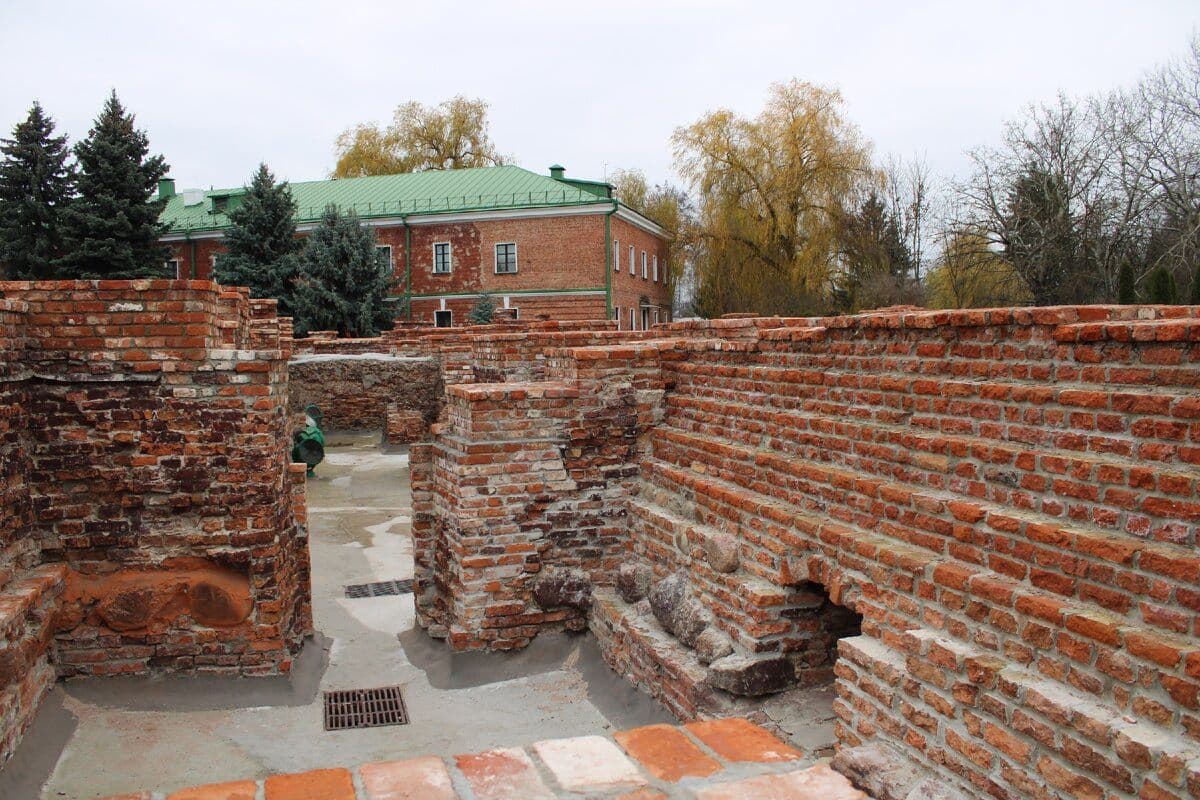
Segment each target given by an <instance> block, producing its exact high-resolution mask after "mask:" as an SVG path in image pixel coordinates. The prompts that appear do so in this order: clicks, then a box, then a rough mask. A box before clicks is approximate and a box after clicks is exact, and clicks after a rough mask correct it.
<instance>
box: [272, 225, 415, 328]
mask: <svg viewBox="0 0 1200 800" xmlns="http://www.w3.org/2000/svg"><path fill="white" fill-rule="evenodd" d="M299 272H300V274H299V277H298V278H297V280H296V288H295V294H294V301H293V302H294V308H293V315H294V317H295V326H296V329H297V332H298V333H300V334H301V335H303V334H305V333H307V332H308V331H312V330H336V331H337V332H338V334H339V335H341V336H376V335H378V334H379V331H380V330H382V329H384V328H388V327H391V324H392V320H393V316H392V311H391V310H390V309H389V307H388V302H387V298H388V294H389V292H390V291H391V289H392V274H391V272H390V271H389V270H388V268H387V265H385V264H384V263H383V260H382V259H381V258H380V257H379V254H378V253H377V252H376V250H375V234H374V232H373V231H372V230H371V229H370V228H367V227H364V226H363V225H362V224H361V223H360V222H359V220H358V216H357V215H356V214H355V213H354V212H353V211H351V212H350V213H349V214H346V215H342V214H341V213H340V212H339V211H338V208H337V206H336V205H334V204H332V203H331V204H329V205H328V206H326V207H325V213H324V214H323V215H322V217H321V222H320V224H319V225H318V226H317V228H316V229H315V230H314V231H313V232H312V233H311V234H310V235H309V237H308V240H307V241H306V242H305V244H304V250H303V251H302V252H301V254H300V265H299Z"/></svg>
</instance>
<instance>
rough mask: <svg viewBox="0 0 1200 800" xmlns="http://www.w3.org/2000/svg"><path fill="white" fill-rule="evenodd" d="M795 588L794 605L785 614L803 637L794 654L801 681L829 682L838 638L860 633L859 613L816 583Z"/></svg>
mask: <svg viewBox="0 0 1200 800" xmlns="http://www.w3.org/2000/svg"><path fill="white" fill-rule="evenodd" d="M796 591H797V597H798V599H797V603H796V607H795V608H794V609H792V610H791V611H790V612H786V613H788V615H789V616H792V617H794V618H795V619H796V623H797V625H796V627H797V630H798V631H799V632H800V633H801V635H802V639H803V644H802V645H801V646H800V649H799V652H798V653H796V657H795V660H796V666H797V671H798V672H799V674H800V682H801V683H802V684H804V685H809V686H811V685H815V684H818V683H825V682H831V681H833V665H834V663H835V662H836V661H837V657H838V651H837V643H838V640H839V639H844V638H846V637H848V636H858V635H859V634H860V633H862V615H860V614H857V613H855V612H854V611H852V610H850V609H849V608H846V607H845V606H841V605H838V604H837V603H835V602H833V601H832V600H830V599H829V593H828V592H827V591H825V587H824V586H822V585H821V584H819V583H812V582H807V583H804V584H802V585H800V586H799V587H797V589H796Z"/></svg>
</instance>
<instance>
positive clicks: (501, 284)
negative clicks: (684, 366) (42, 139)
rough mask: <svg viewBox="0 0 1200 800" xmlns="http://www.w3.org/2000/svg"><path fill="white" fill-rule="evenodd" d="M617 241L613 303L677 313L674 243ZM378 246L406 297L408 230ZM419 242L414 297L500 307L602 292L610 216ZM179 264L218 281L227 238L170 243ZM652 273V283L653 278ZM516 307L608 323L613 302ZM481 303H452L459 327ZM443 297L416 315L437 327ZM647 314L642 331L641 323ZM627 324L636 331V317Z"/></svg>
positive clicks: (438, 233) (464, 225) (492, 226)
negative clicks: (446, 264) (490, 300)
mask: <svg viewBox="0 0 1200 800" xmlns="http://www.w3.org/2000/svg"><path fill="white" fill-rule="evenodd" d="M611 225H612V235H613V237H614V238H615V239H619V240H620V241H621V242H622V244H621V250H622V252H621V256H620V257H621V262H622V271H621V274H620V275H614V276H613V290H614V293H613V298H614V299H613V303H614V305H620V306H622V307H624V308H628V307H630V306H636V305H638V304H639V303H640V299H641V297H642V296H647V297H648V298H649V300H650V302H651V303H652V304H654V305H655V306H657V307H659V308H660V317H661V319H663V320H664V321H665V320H666V317H667V312H668V310H669V309H670V306H671V303H670V298H669V296H668V294H667V289H666V275H665V264H666V261H667V243H666V242H664V241H662V240H660V239H658V238H657V237H655V236H653V235H651V234H649V233H647V232H646V231H643V230H641V229H640V228H637V227H635V226H633V225H630V224H629V223H627V222H625V221H623V220H620V219H617V218H615V217H614V218H613V219H612V222H611ZM375 235H376V241H377V243H378V244H380V245H390V246H391V248H392V265H393V269H394V270H395V274H396V280H397V285H398V287H400V288H399V289H398V291H402V290H403V288H402V287H403V281H404V278H405V258H404V250H405V229H404V227H403V226H402V225H392V226H383V227H378V228H376V229H375ZM411 239H412V264H411V269H412V280H413V288H412V291H413V293H414V294H417V295H421V294H438V295H440V294H459V293H476V292H480V291H487V292H492V293H495V294H496V296H497V303H498V305H502V299H501V298H502V297H503V296H504V294H505V293H506V292H521V291H528V290H563V289H589V288H590V289H596V288H601V287H604V286H605V278H606V276H605V267H604V265H605V244H604V215H603V214H584V215H561V216H554V217H517V218H513V219H505V220H480V221H476V222H457V223H447V224H436V225H414V226H412V228H411ZM435 242H450V243H451V261H452V270H451V272H450V274H448V275H442V274H434V273H433V244H434V243H435ZM503 242H515V243H516V244H517V266H518V271H517V273H516V274H509V275H497V274H496V272H495V246H496V244H498V243H503ZM630 244H635V245H636V247H637V253H638V256H637V257H638V272H637V275H636V276H631V275H629V268H628V263H627V249H628V247H629V245H630ZM169 245H170V247H171V250H172V253H173V256H172V257H174V258H178V259H180V261H181V264H182V275H183V277H185V278H187V277H193V278H196V279H201V280H208V279H210V278H211V275H212V270H211V265H212V257H213V256H214V255H216V254H219V253H221V252H224V249H225V247H224V244H223V243H222V240H220V239H197V240H196V241H195V242H194V243H188V242H171V243H169ZM643 250H644V251H646V252H647V255H648V257H650V258H652V257H653V256H654V255H657V256H658V260H659V280H658V282H654V281H653V280H650V279H646V280H643V279H642V277H641V266H640V263H641V262H640V259H641V253H642V251H643ZM652 276H653V275H652V273H651V277H652ZM510 302H511V305H512V306H513V307H517V308H519V309H520V314H521V316H523V317H525V318H527V319H535V318H539V317H544V318H548V319H568V320H582V319H604V318H605V317H606V316H607V311H606V306H605V298H604V295H602V294H598V295H597V294H593V295H545V294H539V295H534V296H524V295H521V294H512V295H510ZM474 304H475V298H466V299H458V298H450V299H448V300H447V306H446V307H447V308H449V309H451V310H452V311H453V312H454V320H455V324H456V325H457V324H462V323H463V322H464V321H465V319H466V314H467V312H468V311H470V309H471V307H472V306H473V305H474ZM441 307H442V306H441V304H440V302H439V300H437V299H429V300H422V299H420V298H417V299H416V300H414V303H413V317H414V319H416V320H418V321H422V322H428V323H432V322H433V320H434V317H433V311H434V310H436V309H438V308H441ZM640 320H641V316H640V312H639V314H638V325H639V327H640V325H641V321H640ZM622 326H623V327H627V326H628V311H626V312H625V316H624V317H623V321H622Z"/></svg>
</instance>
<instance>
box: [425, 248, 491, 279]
mask: <svg viewBox="0 0 1200 800" xmlns="http://www.w3.org/2000/svg"><path fill="white" fill-rule="evenodd" d="M496 271H497V272H499V270H496ZM433 273H434V274H435V275H449V274H450V243H449V242H434V243H433Z"/></svg>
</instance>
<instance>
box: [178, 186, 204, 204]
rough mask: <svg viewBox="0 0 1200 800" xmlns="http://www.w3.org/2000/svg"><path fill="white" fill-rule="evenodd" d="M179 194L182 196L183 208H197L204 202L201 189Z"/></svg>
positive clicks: (188, 190)
mask: <svg viewBox="0 0 1200 800" xmlns="http://www.w3.org/2000/svg"><path fill="white" fill-rule="evenodd" d="M180 194H182V195H183V204H184V205H185V206H198V205H200V204H201V203H203V202H204V190H203V189H184V190H183V191H182V192H180Z"/></svg>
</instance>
